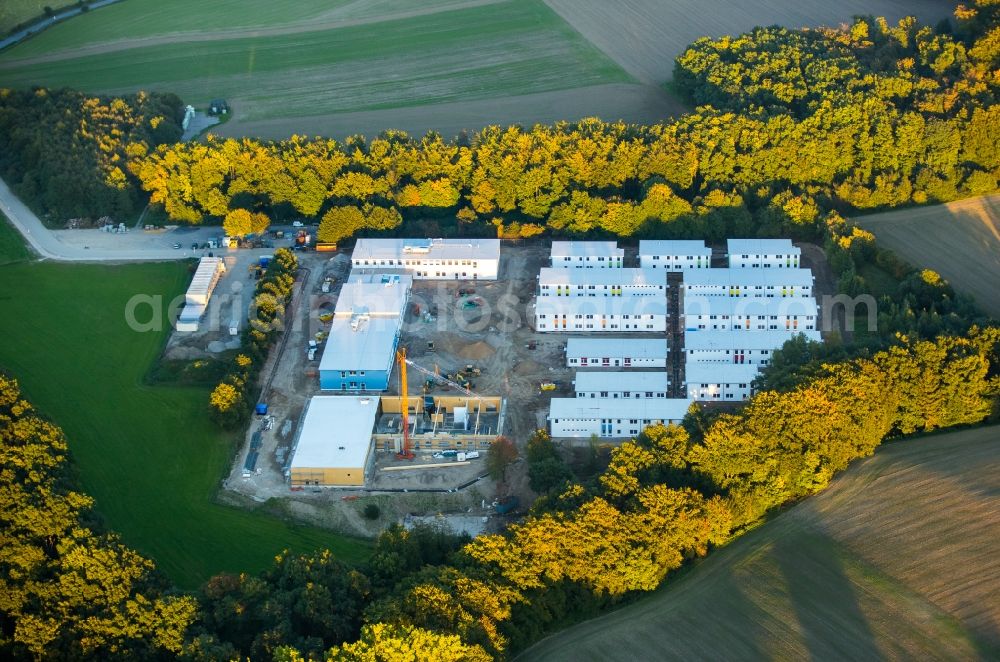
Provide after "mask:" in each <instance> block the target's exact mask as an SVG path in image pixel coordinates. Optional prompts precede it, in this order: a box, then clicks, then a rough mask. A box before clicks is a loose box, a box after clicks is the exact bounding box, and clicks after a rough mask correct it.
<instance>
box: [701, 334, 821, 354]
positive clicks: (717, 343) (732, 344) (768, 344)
mask: <svg viewBox="0 0 1000 662" xmlns="http://www.w3.org/2000/svg"><path fill="white" fill-rule="evenodd" d="M798 334H802V335H804V336H805V337H806V338H807V339H809V340H812V341H814V342H820V335H819V331H799V332H797V333H796V332H792V331H780V330H778V331H772V330H768V331H712V330H704V329H703V330H700V331H688V332H687V333H685V334H684V349H685V350H689V349H695V350H724V349H729V350H732V349H747V350H757V349H778V348H779V347H781V346H782V345H784V344H785V342H786V341H788V340H791V339H792V338H794V337H795V336H796V335H798Z"/></svg>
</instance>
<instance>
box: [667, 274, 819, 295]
mask: <svg viewBox="0 0 1000 662" xmlns="http://www.w3.org/2000/svg"><path fill="white" fill-rule="evenodd" d="M812 292H813V275H812V271H811V270H809V269H798V268H789V269H782V270H781V271H773V270H769V269H737V268H727V269H701V270H698V269H695V270H689V271H685V272H684V296H720V297H763V298H778V297H811V296H812Z"/></svg>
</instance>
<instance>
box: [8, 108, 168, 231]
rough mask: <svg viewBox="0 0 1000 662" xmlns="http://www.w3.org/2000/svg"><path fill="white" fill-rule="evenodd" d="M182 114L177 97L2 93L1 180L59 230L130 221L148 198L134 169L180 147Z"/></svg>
mask: <svg viewBox="0 0 1000 662" xmlns="http://www.w3.org/2000/svg"><path fill="white" fill-rule="evenodd" d="M183 115H184V110H183V104H182V103H181V100H180V98H178V97H177V95H175V94H160V93H150V92H139V93H138V94H134V95H127V96H121V97H99V96H92V95H89V94H84V93H82V92H77V91H74V90H68V89H60V90H47V89H44V88H35V89H32V90H12V89H3V88H0V175H2V176H3V178H4V179H5V180H6V181H7V183H8V184H9V185H10V186H11V188H12V189H13V190H14V192H15V193H17V195H18V196H19V197H20V198H21V199H23V200H24V201H25V202H26V203H27V204H28V205H29V206H31V207H33V208H34V209H35V211H37V212H38V213H39V214H40V215H41V216H42V217H43V218H44V219H45V220H46V221H47V222H48V223H50V224H52V225H54V226H60V227H61V226H62V224H63V223H64V222H65V221H66V220H67V219H69V218H89V219H97V218H100V217H104V216H110V217H112V218H114V219H116V220H126V219H129V218H131V217H133V216H134V215H135V214H137V213H138V211H139V210H141V209H142V208H143V206H144V205H145V204H146V201H147V196H146V195H145V194H143V192H142V191H141V190H140V189H139V186H138V180H137V179H136V178H135V176H134V175H133V174H132V172H131V169H130V167H129V164H130V163H132V162H134V161H135V160H136V159H139V158H143V157H144V156H146V154H147V153H148V152H149V151H150V150H151V149H153V148H155V147H156V146H157V145H160V144H163V143H174V142H176V141H177V140H178V139H179V138H180V136H181V128H180V122H181V119H182V117H183Z"/></svg>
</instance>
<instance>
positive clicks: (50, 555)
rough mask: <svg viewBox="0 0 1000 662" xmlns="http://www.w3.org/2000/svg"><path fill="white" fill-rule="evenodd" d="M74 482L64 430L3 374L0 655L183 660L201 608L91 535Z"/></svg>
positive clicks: (86, 507) (139, 561)
mask: <svg viewBox="0 0 1000 662" xmlns="http://www.w3.org/2000/svg"><path fill="white" fill-rule="evenodd" d="M71 482H72V481H71V480H70V475H69V472H68V471H67V445H66V439H65V437H64V436H63V433H62V431H61V430H60V429H59V428H57V427H56V426H54V425H52V424H51V423H49V422H48V421H46V420H44V419H43V418H42V417H41V416H39V414H38V413H37V412H35V410H34V409H33V407H32V406H31V404H30V403H28V402H27V401H26V400H24V399H23V398H22V397H21V394H20V391H19V388H18V385H17V382H15V381H14V380H12V379H8V378H6V377H4V376H2V375H0V494H2V495H3V496H2V500H3V503H2V508H0V549H2V550H3V551H2V553H0V576H2V577H3V580H2V585H3V590H2V594H3V601H2V604H0V622H2V623H3V624H4V627H3V629H2V631H0V655H2V656H3V657H4V659H28V658H34V659H67V660H71V659H112V658H117V659H151V658H157V657H167V656H176V655H178V654H179V653H180V652H181V651H182V650H183V649H184V646H185V640H186V637H187V635H188V630H189V628H190V627H191V625H192V624H193V622H194V620H195V613H196V611H197V603H196V602H195V600H194V599H193V598H191V597H186V596H172V595H167V594H165V592H164V591H163V583H162V581H161V580H160V579H159V577H158V576H157V575H156V573H155V568H154V565H153V563H152V561H150V560H148V559H146V558H143V557H142V556H140V555H139V554H137V553H136V552H135V551H133V550H131V549H129V548H127V547H126V546H124V545H123V544H121V542H120V541H119V540H118V538H117V537H116V536H114V535H112V534H106V533H102V532H99V531H96V530H94V529H93V522H94V515H93V513H92V512H91V510H90V509H91V507H92V506H93V501H92V500H91V499H90V497H88V496H87V495H85V494H82V493H80V492H77V491H75V490H73V489H72V487H71V486H70V485H71Z"/></svg>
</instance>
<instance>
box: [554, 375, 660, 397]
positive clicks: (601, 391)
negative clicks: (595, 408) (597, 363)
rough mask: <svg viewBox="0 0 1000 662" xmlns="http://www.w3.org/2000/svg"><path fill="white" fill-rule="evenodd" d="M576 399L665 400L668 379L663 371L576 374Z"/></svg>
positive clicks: (574, 381) (574, 385)
mask: <svg viewBox="0 0 1000 662" xmlns="http://www.w3.org/2000/svg"><path fill="white" fill-rule="evenodd" d="M573 387H574V389H575V391H576V397H578V398H612V399H615V398H666V397H667V389H668V388H669V387H670V378H669V377H668V376H667V373H666V372H663V371H657V372H652V371H632V372H605V371H593V372H577V373H576V378H575V379H574V380H573Z"/></svg>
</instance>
